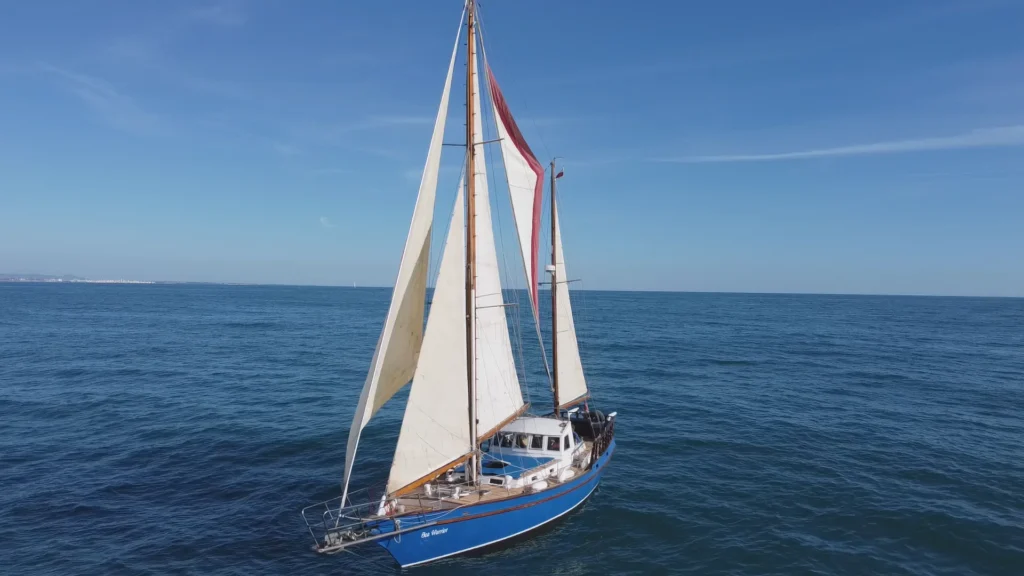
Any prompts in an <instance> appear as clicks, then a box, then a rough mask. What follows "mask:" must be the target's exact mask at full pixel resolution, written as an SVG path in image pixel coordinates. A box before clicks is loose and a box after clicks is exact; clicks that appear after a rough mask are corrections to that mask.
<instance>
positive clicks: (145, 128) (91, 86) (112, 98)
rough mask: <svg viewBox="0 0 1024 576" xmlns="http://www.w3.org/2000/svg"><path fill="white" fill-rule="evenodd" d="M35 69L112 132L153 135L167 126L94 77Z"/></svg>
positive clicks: (45, 66)
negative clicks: (50, 79)
mask: <svg viewBox="0 0 1024 576" xmlns="http://www.w3.org/2000/svg"><path fill="white" fill-rule="evenodd" d="M39 68H40V69H42V70H43V71H45V72H47V73H48V74H51V75H53V76H54V77H55V78H57V79H58V80H60V83H61V85H62V86H63V87H64V88H65V89H66V90H68V92H70V93H71V94H73V95H74V96H76V97H77V98H78V99H80V100H81V101H82V102H84V103H85V104H86V106H88V107H89V108H90V109H92V111H93V112H94V113H96V114H97V115H99V116H100V117H101V118H103V119H104V120H105V121H107V122H109V123H110V124H111V125H112V126H114V127H115V128H118V129H121V130H124V131H126V132H134V133H144V134H153V133H158V132H163V131H165V130H166V128H167V126H166V124H165V122H164V121H163V120H162V119H161V118H160V117H159V116H158V115H156V114H153V113H150V112H147V111H146V110H143V109H142V107H140V106H139V104H138V103H137V102H136V101H135V99H134V98H132V97H131V96H129V95H127V94H125V93H123V92H121V91H119V90H117V89H116V88H114V86H113V85H112V84H111V83H110V82H107V81H106V80H103V79H102V78H98V77H95V76H90V75H88V74H82V73H80V72H73V71H71V70H66V69H64V68H60V67H57V66H54V65H52V64H47V63H45V62H43V63H39Z"/></svg>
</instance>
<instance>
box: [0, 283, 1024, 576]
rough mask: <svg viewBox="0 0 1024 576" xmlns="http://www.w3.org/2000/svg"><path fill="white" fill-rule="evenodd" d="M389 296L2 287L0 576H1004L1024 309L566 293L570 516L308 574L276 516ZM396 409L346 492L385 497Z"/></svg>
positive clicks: (367, 556) (335, 477)
mask: <svg viewBox="0 0 1024 576" xmlns="http://www.w3.org/2000/svg"><path fill="white" fill-rule="evenodd" d="M389 297H390V290H389V289H372V288H365V289H364V288H357V289H353V288H324V287H286V286H225V285H170V284H166V285H165V284H155V285H94V284H54V283H46V284H2V285H0V573H2V574H61V575H66V574H203V575H206V574H211V575H212V574H246V575H249V574H397V573H401V572H408V573H411V574H417V575H419V574H422V575H428V574H444V575H459V574H487V575H502V574H517V575H524V574H545V575H546V574H555V575H582V574H601V575H617V574H637V575H639V574H644V575H646V574H730V575H747V574H750V575H762V574H818V575H825V574H913V575H926V574H928V575H935V574H949V575H956V576H969V575H975V574H977V575H981V574H985V575H989V574H992V575H995V574H1006V575H1018V576H1019V575H1022V574H1024V299H997V298H941V297H897V296H828V295H765V294H705V293H653V292H598V291H584V292H579V293H577V294H575V295H574V298H575V300H574V305H575V307H576V311H577V313H578V314H577V325H578V331H579V337H580V346H581V349H582V357H583V362H584V367H585V371H586V374H587V377H588V381H589V384H590V387H591V389H592V391H593V399H592V405H593V407H596V408H600V409H602V410H603V411H605V412H606V413H607V412H612V411H614V412H617V413H618V417H617V422H618V423H617V426H616V434H617V439H618V442H617V443H618V448H617V450H616V452H615V455H614V457H613V458H612V461H611V464H610V466H609V468H608V469H607V472H606V473H605V476H604V480H603V482H602V484H601V486H600V488H599V490H598V491H596V492H595V493H594V494H593V496H592V497H591V499H590V500H589V501H588V502H587V503H586V504H585V505H584V506H583V507H581V508H580V509H579V510H578V511H576V512H574V513H572V514H569V515H567V516H566V517H564V518H562V519H560V520H559V521H558V522H556V523H555V524H554V525H553V526H551V527H550V528H548V529H546V530H544V531H543V532H542V533H540V534H537V535H536V536H534V537H531V538H528V539H525V540H523V541H520V542H516V543H513V544H512V545H509V546H505V547H501V548H499V549H497V550H490V551H487V552H485V553H482V554H477V555H474V556H471V557H467V558H453V559H448V560H444V561H442V562H439V563H437V564H433V565H427V566H424V567H421V568H413V569H409V570H405V571H403V570H401V569H399V568H398V567H397V566H396V565H395V564H394V562H393V561H391V559H390V557H389V556H388V555H387V554H386V553H385V552H384V551H383V550H382V549H380V548H379V547H378V546H376V545H368V546H366V547H364V548H363V549H359V550H358V551H357V552H355V553H341V554H338V555H335V556H322V555H318V554H316V553H315V552H313V551H312V549H311V547H312V544H313V541H312V537H311V536H310V534H309V533H308V532H307V531H306V528H305V524H304V523H303V522H302V519H301V517H300V515H299V511H300V509H301V508H303V507H304V506H306V505H308V504H314V503H316V502H319V501H322V500H326V499H328V498H332V497H334V496H337V495H339V491H340V487H339V484H340V481H341V477H342V468H343V462H344V457H345V441H346V436H347V433H348V428H349V425H350V423H351V418H352V412H353V409H354V406H355V403H356V401H357V399H358V396H359V391H360V389H361V386H362V384H363V381H364V379H365V377H366V371H367V367H368V365H369V361H370V358H371V356H372V353H373V349H374V346H375V344H376V342H377V337H378V334H379V331H380V327H381V324H382V321H383V318H384V315H385V312H386V309H387V306H388V300H389ZM522 316H523V315H522V314H520V315H518V316H515V317H514V320H515V321H514V322H513V323H512V324H513V327H514V328H515V330H514V332H515V334H516V335H517V336H518V337H517V342H521V346H522V348H523V350H524V351H527V352H528V351H529V350H534V353H532V356H531V353H527V352H524V355H523V359H524V370H523V378H524V380H525V381H526V383H527V387H526V389H527V392H528V396H529V400H530V401H531V402H532V403H533V405H534V406H535V407H536V409H537V410H538V411H543V410H545V409H547V407H548V406H549V404H550V402H551V397H550V392H549V391H548V389H547V385H546V383H545V381H544V378H543V376H542V374H543V368H542V363H541V362H540V360H539V359H540V353H539V345H538V344H537V337H536V333H535V331H534V328H533V326H532V325H529V317H528V316H525V317H522ZM521 317H522V318H521ZM524 318H525V319H524ZM519 320H523V322H524V323H523V324H522V325H520V322H519ZM528 364H533V365H532V366H527V365H528ZM402 400H403V396H402V395H400V396H398V397H396V399H395V400H393V401H392V402H391V403H390V404H389V405H387V406H386V407H385V408H384V410H382V412H381V413H380V414H379V415H378V416H377V417H376V418H375V420H374V421H373V423H372V424H371V425H370V427H369V428H368V429H367V431H366V432H365V434H364V436H363V441H362V443H361V444H360V449H359V456H358V458H357V464H356V467H357V473H356V476H355V479H354V481H353V483H354V484H355V485H360V484H366V483H379V482H382V481H383V480H384V479H386V477H387V473H388V469H389V463H390V459H391V455H392V451H393V449H394V443H395V439H396V437H397V434H398V427H399V422H400V420H401V416H402V409H403V407H402Z"/></svg>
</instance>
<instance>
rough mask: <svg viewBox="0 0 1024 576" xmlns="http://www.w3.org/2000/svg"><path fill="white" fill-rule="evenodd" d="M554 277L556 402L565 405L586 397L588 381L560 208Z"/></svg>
mask: <svg viewBox="0 0 1024 576" xmlns="http://www.w3.org/2000/svg"><path fill="white" fill-rule="evenodd" d="M554 218H555V277H556V278H557V284H555V285H554V286H552V287H551V288H552V290H554V291H555V309H556V310H557V312H556V314H557V315H558V318H557V322H556V323H557V325H558V332H557V333H556V334H553V335H552V337H553V338H554V339H555V343H554V344H555V348H556V349H557V350H558V363H557V366H556V374H557V378H558V394H557V395H558V397H557V398H555V403H556V404H558V406H559V407H565V406H568V405H571V404H573V403H575V402H576V401H578V400H581V399H582V398H584V397H585V396H586V394H587V380H586V378H584V376H583V363H582V362H581V361H580V348H579V343H578V342H577V341H576V323H575V322H573V319H572V303H571V302H570V301H569V279H568V277H567V276H566V274H565V254H564V253H563V252H562V228H561V226H560V225H559V222H558V211H557V210H555V215H554Z"/></svg>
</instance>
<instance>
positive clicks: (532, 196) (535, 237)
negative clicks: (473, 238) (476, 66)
mask: <svg viewBox="0 0 1024 576" xmlns="http://www.w3.org/2000/svg"><path fill="white" fill-rule="evenodd" d="M487 83H488V85H489V87H490V92H491V103H492V105H493V106H494V117H495V118H496V119H497V122H496V124H497V127H498V138H500V139H501V156H502V160H503V161H504V164H505V174H506V176H507V178H508V187H509V195H510V196H511V199H512V215H513V217H514V219H515V223H516V233H517V234H518V236H519V247H520V249H521V250H522V254H523V265H524V266H525V267H526V280H527V286H529V293H530V305H531V306H532V307H533V315H534V317H535V318H539V311H538V309H537V297H538V294H537V286H538V278H537V268H538V267H539V264H540V262H539V260H538V258H539V254H538V251H539V249H540V215H541V206H542V205H543V196H544V168H543V167H542V166H541V164H540V162H538V161H537V157H536V156H534V155H533V152H532V151H531V150H530V146H529V144H527V143H526V139H525V138H523V134H522V132H520V131H519V126H517V125H516V121H515V119H514V118H513V117H512V112H511V111H510V110H509V109H508V104H507V103H506V102H505V97H504V96H503V95H502V93H501V88H500V87H499V86H498V81H497V80H495V79H494V73H493V72H491V68H490V66H488V67H487Z"/></svg>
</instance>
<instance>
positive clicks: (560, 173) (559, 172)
mask: <svg viewBox="0 0 1024 576" xmlns="http://www.w3.org/2000/svg"><path fill="white" fill-rule="evenodd" d="M563 174H565V170H559V171H558V174H555V178H561V177H562V175H563Z"/></svg>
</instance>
